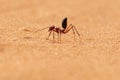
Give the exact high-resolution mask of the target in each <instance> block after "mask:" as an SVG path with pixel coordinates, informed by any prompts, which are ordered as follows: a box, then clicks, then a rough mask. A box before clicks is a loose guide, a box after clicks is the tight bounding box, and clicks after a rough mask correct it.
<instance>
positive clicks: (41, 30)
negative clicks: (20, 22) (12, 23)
mask: <svg viewBox="0 0 120 80" xmlns="http://www.w3.org/2000/svg"><path fill="white" fill-rule="evenodd" d="M47 28H50V27H46V28H43V29H40V30H37V31H35V33H36V32H38V31H42V30H45V29H47Z"/></svg>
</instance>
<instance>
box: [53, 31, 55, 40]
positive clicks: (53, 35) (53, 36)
mask: <svg viewBox="0 0 120 80" xmlns="http://www.w3.org/2000/svg"><path fill="white" fill-rule="evenodd" d="M53 42H55V34H54V31H53Z"/></svg>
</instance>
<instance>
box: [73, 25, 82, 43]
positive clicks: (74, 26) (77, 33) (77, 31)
mask: <svg viewBox="0 0 120 80" xmlns="http://www.w3.org/2000/svg"><path fill="white" fill-rule="evenodd" d="M72 26H73V25H72ZM73 28H74V29H75V31H76V33H77V34H78V36H79V38H80V40H81V41H82V38H81V35H80V33H79V32H78V30H77V28H76V27H75V26H73Z"/></svg>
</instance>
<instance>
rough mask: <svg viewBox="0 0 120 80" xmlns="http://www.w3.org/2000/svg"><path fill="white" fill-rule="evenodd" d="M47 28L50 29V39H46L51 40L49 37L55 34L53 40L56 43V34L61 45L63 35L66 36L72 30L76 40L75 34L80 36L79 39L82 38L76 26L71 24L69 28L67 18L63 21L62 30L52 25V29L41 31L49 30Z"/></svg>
mask: <svg viewBox="0 0 120 80" xmlns="http://www.w3.org/2000/svg"><path fill="white" fill-rule="evenodd" d="M47 28H49V29H48V32H49V35H48V37H47V38H46V39H47V40H49V37H50V35H51V33H52V32H53V40H54V41H55V34H54V33H55V32H56V33H57V34H58V39H59V41H60V43H61V34H66V33H68V32H69V31H70V30H71V29H72V31H73V34H74V39H75V34H76V33H77V35H78V36H79V38H80V39H81V36H80V34H79V32H78V30H77V28H76V27H75V26H74V25H72V24H70V25H69V26H67V17H65V18H64V19H63V21H62V29H61V28H59V27H55V26H54V25H52V26H50V27H46V28H43V29H41V30H44V29H47ZM41 30H37V31H36V32H38V31H41Z"/></svg>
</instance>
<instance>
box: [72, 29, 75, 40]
mask: <svg viewBox="0 0 120 80" xmlns="http://www.w3.org/2000/svg"><path fill="white" fill-rule="evenodd" d="M72 30H73V34H74V40H75V31H74V29H73V28H72Z"/></svg>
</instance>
